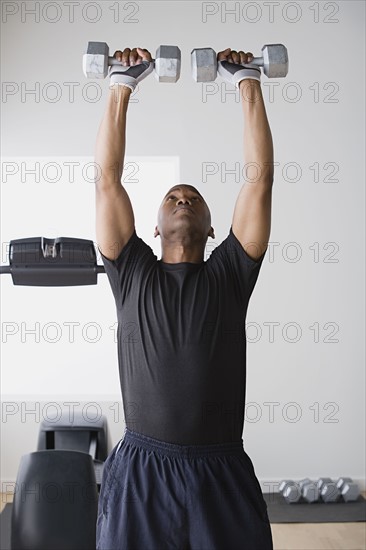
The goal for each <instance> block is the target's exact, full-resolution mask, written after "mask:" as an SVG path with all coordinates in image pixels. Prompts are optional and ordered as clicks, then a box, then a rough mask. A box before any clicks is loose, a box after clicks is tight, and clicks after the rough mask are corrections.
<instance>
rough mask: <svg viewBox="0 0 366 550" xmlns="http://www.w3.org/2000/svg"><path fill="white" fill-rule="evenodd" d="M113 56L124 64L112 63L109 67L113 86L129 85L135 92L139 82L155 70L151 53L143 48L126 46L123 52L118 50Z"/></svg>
mask: <svg viewBox="0 0 366 550" xmlns="http://www.w3.org/2000/svg"><path fill="white" fill-rule="evenodd" d="M113 57H114V58H115V59H117V60H118V61H121V62H122V65H112V66H111V67H110V68H109V73H108V74H109V76H110V79H111V80H110V85H111V86H113V85H114V84H119V85H122V86H127V87H128V88H130V89H131V90H132V92H133V91H134V89H135V88H136V86H137V83H138V82H140V81H141V80H143V79H144V78H146V77H147V76H148V75H149V74H150V73H151V72H152V71H153V70H154V63H153V61H152V57H151V53H150V52H149V51H148V50H145V49H143V48H133V49H132V50H131V49H130V48H125V49H124V50H123V52H122V51H121V50H117V51H116V52H115V53H114V56H113Z"/></svg>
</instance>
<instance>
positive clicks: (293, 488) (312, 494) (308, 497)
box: [279, 478, 319, 504]
mask: <svg viewBox="0 0 366 550" xmlns="http://www.w3.org/2000/svg"><path fill="white" fill-rule="evenodd" d="M279 492H280V493H281V494H282V496H283V498H284V499H285V500H286V502H287V503H288V504H295V503H296V502H299V500H300V499H301V497H303V499H304V500H305V501H306V502H308V503H312V502H317V501H318V500H319V489H318V487H317V485H316V483H314V482H313V481H311V479H309V478H305V479H301V480H300V481H298V482H295V481H293V480H291V479H285V480H283V481H281V483H280V486H279Z"/></svg>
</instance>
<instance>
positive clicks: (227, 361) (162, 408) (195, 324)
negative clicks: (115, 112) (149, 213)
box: [102, 227, 265, 445]
mask: <svg viewBox="0 0 366 550" xmlns="http://www.w3.org/2000/svg"><path fill="white" fill-rule="evenodd" d="M264 256H265V253H264V254H263V255H262V256H261V257H260V258H259V260H257V261H255V260H253V259H251V258H250V257H249V256H248V255H247V254H246V252H245V250H244V248H243V247H242V246H241V244H240V242H239V241H238V239H237V238H236V237H235V235H234V233H233V232H232V227H230V231H229V235H228V237H227V238H226V239H225V240H224V241H222V243H221V244H220V245H218V246H217V247H216V248H215V249H214V250H213V251H212V253H211V255H210V257H209V258H208V260H206V261H202V262H201V263H191V262H181V263H175V264H169V263H165V262H162V261H161V260H158V258H157V256H155V254H154V252H153V250H152V249H151V248H150V246H149V245H147V244H146V243H145V242H144V241H143V240H142V239H141V238H140V237H138V235H137V234H136V229H135V230H134V233H133V234H132V236H131V238H130V240H129V241H128V243H127V244H126V245H125V246H124V248H123V249H122V252H121V253H120V255H119V257H118V258H117V259H116V260H115V261H111V260H108V259H107V258H105V257H104V256H103V255H102V259H103V262H104V265H105V269H106V272H107V275H108V278H109V281H110V284H111V288H112V291H113V294H114V298H115V301H116V306H117V315H118V332H117V334H118V361H119V373H120V382H121V391H122V398H123V408H124V415H125V423H126V426H127V427H128V428H130V429H131V430H134V431H136V432H139V433H142V434H145V435H147V436H150V437H154V438H156V439H160V440H162V441H167V442H170V443H176V444H181V445H198V444H205V445H208V444H212V443H224V442H229V441H230V442H231V441H238V440H240V438H241V437H242V434H243V426H244V405H245V389H246V334H245V318H246V313H247V307H248V302H249V298H250V296H251V294H252V291H253V289H254V286H255V283H256V281H257V278H258V274H259V270H260V267H261V264H262V262H263V259H264Z"/></svg>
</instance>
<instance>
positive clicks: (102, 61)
mask: <svg viewBox="0 0 366 550" xmlns="http://www.w3.org/2000/svg"><path fill="white" fill-rule="evenodd" d="M153 63H154V66H155V76H156V78H157V79H158V80H159V82H177V80H178V79H179V77H180V64H181V52H180V49H179V48H178V46H159V48H158V49H157V50H156V56H155V59H153ZM111 65H121V71H127V70H128V69H129V67H126V66H125V65H122V62H121V61H118V60H117V59H115V58H114V57H110V55H109V47H108V45H107V44H106V42H88V48H87V51H86V54H84V55H83V71H84V74H85V76H86V77H87V78H105V77H106V76H107V75H108V67H110V66H111Z"/></svg>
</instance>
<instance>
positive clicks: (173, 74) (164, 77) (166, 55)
mask: <svg viewBox="0 0 366 550" xmlns="http://www.w3.org/2000/svg"><path fill="white" fill-rule="evenodd" d="M180 65H181V51H180V49H179V48H178V46H159V48H158V49H157V50H156V56H155V76H156V78H157V79H158V81H159V82H177V80H178V79H179V77H180Z"/></svg>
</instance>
